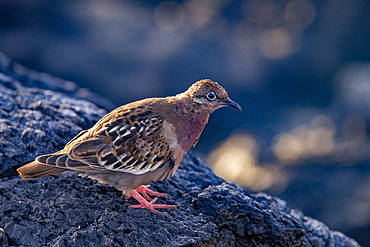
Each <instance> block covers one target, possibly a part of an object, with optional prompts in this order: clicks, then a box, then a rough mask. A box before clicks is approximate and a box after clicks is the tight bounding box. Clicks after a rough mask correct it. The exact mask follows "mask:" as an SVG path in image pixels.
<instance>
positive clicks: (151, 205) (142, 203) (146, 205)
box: [126, 186, 179, 215]
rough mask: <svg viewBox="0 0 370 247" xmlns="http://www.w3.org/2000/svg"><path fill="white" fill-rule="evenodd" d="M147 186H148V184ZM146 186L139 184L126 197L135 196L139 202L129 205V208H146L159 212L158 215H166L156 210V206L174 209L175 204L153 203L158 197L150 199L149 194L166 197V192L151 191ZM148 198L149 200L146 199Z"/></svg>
mask: <svg viewBox="0 0 370 247" xmlns="http://www.w3.org/2000/svg"><path fill="white" fill-rule="evenodd" d="M148 187H149V186H148ZM148 187H146V186H140V187H138V188H136V190H133V191H132V192H131V193H130V194H129V195H128V196H127V197H126V199H129V198H130V197H133V198H135V199H136V200H137V201H138V202H139V203H140V204H139V205H130V206H129V208H146V209H148V210H150V211H152V212H153V213H156V214H160V215H167V213H163V212H159V211H158V210H156V208H169V209H176V208H177V207H179V206H177V205H166V204H155V203H156V202H157V200H158V198H157V197H156V198H154V199H151V198H150V197H149V196H148V194H149V195H154V196H160V197H167V195H166V194H164V193H158V192H154V191H151V190H149V189H147V188H148ZM139 192H140V193H142V194H143V196H144V197H145V198H144V197H143V196H141V195H140V194H139ZM147 200H149V201H147Z"/></svg>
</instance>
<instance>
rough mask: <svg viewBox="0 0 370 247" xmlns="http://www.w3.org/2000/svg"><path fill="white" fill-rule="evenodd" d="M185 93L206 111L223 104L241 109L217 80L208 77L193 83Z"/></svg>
mask: <svg viewBox="0 0 370 247" xmlns="http://www.w3.org/2000/svg"><path fill="white" fill-rule="evenodd" d="M185 93H186V94H188V96H189V97H190V99H191V100H192V101H193V102H194V103H195V104H197V105H198V106H199V108H200V109H201V110H202V111H206V112H208V113H212V112H213V111H215V110H217V109H218V108H221V107H224V106H231V107H234V108H235V109H238V110H239V111H242V108H241V107H240V106H239V105H238V103H236V102H235V101H233V100H231V99H230V98H229V96H228V95H227V92H226V90H225V89H224V88H223V87H221V86H220V85H219V84H218V83H217V82H214V81H211V80H209V79H206V80H200V81H198V82H196V83H194V84H193V85H192V86H191V87H189V89H188V90H187V91H186V92H185Z"/></svg>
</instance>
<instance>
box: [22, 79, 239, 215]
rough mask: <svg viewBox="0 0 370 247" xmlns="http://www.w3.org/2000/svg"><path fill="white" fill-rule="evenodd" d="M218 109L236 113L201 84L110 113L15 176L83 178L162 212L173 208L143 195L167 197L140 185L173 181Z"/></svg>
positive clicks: (220, 92) (215, 88) (209, 85)
mask: <svg viewBox="0 0 370 247" xmlns="http://www.w3.org/2000/svg"><path fill="white" fill-rule="evenodd" d="M223 106H232V107H234V108H236V109H238V110H241V108H240V106H239V105H238V104H237V103H235V102H234V101H232V100H230V99H229V98H228V95H227V93H226V91H225V90H224V89H223V88H222V87H221V86H220V85H219V84H218V83H216V82H213V81H210V80H201V81H198V82H196V83H194V84H193V85H192V86H191V87H190V88H189V89H188V90H187V91H185V92H184V93H181V94H178V95H176V96H171V97H166V98H150V99H144V100H140V101H136V102H133V103H130V104H127V105H124V106H121V107H119V108H117V109H115V110H113V111H112V112H110V113H108V114H107V115H106V116H105V117H103V118H102V119H101V120H100V121H99V122H97V123H96V124H95V125H94V126H93V127H92V128H91V129H89V130H84V131H82V132H81V133H79V134H78V135H77V136H76V137H75V138H73V139H72V140H71V141H70V142H69V143H67V145H66V146H65V147H64V149H63V150H60V151H58V152H56V153H53V154H46V155H42V156H39V157H37V158H36V160H35V161H33V162H31V163H29V164H27V165H25V166H22V167H20V168H19V169H18V172H19V174H20V176H21V177H22V178H23V179H36V178H39V177H43V176H46V175H59V174H63V173H72V174H79V175H82V176H88V177H90V178H93V179H96V180H98V181H99V182H101V183H105V184H109V185H111V186H114V187H115V188H117V189H118V190H121V191H122V192H123V194H125V195H126V196H127V197H134V198H135V199H137V200H138V201H139V202H140V205H133V206H131V207H132V208H147V209H149V210H151V211H153V212H155V213H161V212H159V211H157V210H155V208H175V206H171V205H161V204H155V202H156V200H157V199H156V198H155V199H151V198H150V197H149V196H148V194H149V195H153V196H164V197H165V196H166V194H162V193H158V192H154V191H151V190H149V189H148V188H147V187H146V186H142V185H145V184H147V183H150V182H152V181H157V180H159V179H164V178H168V177H170V176H172V175H173V174H174V173H175V172H176V170H177V168H178V167H179V165H180V163H181V161H182V159H183V157H184V155H185V153H186V152H187V151H188V150H189V149H190V148H191V146H192V145H195V144H196V142H197V140H198V138H199V136H200V134H201V133H202V130H203V128H204V126H205V124H206V123H207V122H208V117H209V115H210V113H212V112H213V111H214V110H216V109H218V108H220V107H223ZM139 193H141V194H142V195H143V196H144V197H145V199H146V200H145V199H144V198H143V197H142V196H141V195H140V194H139ZM147 200H148V201H147ZM161 214H162V213H161Z"/></svg>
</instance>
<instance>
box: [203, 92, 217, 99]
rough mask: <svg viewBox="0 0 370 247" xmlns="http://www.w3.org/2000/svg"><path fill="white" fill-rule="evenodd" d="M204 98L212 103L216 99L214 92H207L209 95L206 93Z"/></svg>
mask: <svg viewBox="0 0 370 247" xmlns="http://www.w3.org/2000/svg"><path fill="white" fill-rule="evenodd" d="M206 98H207V99H208V100H211V101H213V100H215V99H216V98H217V97H216V94H215V93H214V92H209V93H207V95H206Z"/></svg>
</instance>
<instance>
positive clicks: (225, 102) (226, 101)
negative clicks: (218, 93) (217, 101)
mask: <svg viewBox="0 0 370 247" xmlns="http://www.w3.org/2000/svg"><path fill="white" fill-rule="evenodd" d="M221 102H222V105H224V106H231V107H234V108H235V109H238V110H239V111H242V108H241V107H240V105H239V104H238V103H236V102H235V101H233V100H231V99H230V98H227V99H224V100H222V101H221Z"/></svg>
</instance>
